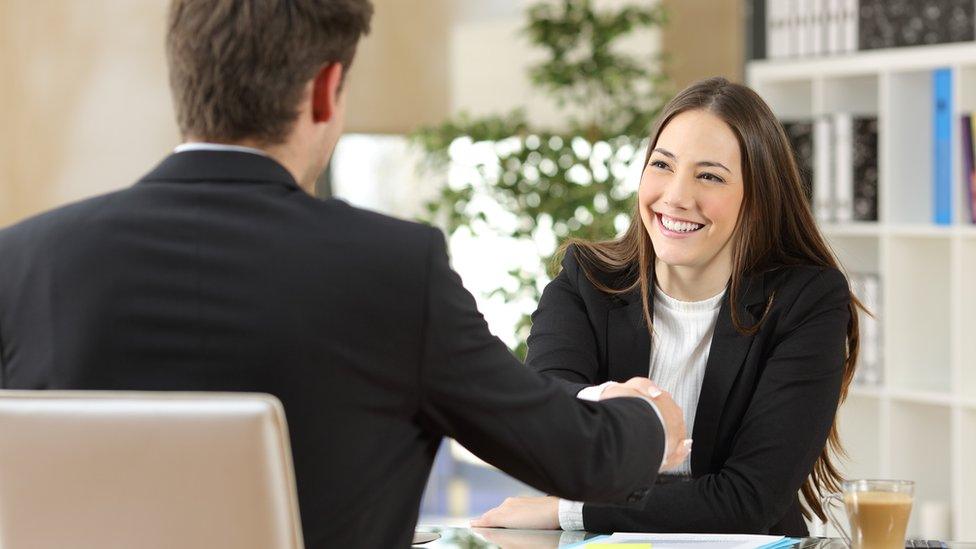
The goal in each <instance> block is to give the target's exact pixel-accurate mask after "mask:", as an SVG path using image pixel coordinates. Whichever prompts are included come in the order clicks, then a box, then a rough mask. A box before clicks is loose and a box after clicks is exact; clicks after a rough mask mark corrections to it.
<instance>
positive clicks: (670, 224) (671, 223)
mask: <svg viewBox="0 0 976 549" xmlns="http://www.w3.org/2000/svg"><path fill="white" fill-rule="evenodd" d="M661 221H662V223H663V224H664V226H665V227H666V228H667V229H668V230H669V231H674V232H677V233H690V232H691V231H697V230H698V229H700V228H702V227H703V226H704V225H699V224H698V223H687V222H685V221H676V220H674V219H671V218H670V217H668V216H666V215H662V216H661Z"/></svg>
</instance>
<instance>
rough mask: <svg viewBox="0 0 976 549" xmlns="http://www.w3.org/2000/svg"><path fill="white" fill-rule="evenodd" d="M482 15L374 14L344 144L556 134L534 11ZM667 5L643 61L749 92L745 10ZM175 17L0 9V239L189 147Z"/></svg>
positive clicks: (436, 0) (36, 6)
mask: <svg viewBox="0 0 976 549" xmlns="http://www.w3.org/2000/svg"><path fill="white" fill-rule="evenodd" d="M482 1H486V0H422V1H421V0H374V3H375V5H376V16H375V19H374V25H373V28H374V30H373V33H372V34H371V35H370V36H369V37H368V38H367V39H366V41H365V42H364V43H363V44H362V45H361V46H360V51H359V55H358V56H357V60H356V64H355V65H354V66H353V69H352V72H351V76H350V78H351V79H350V83H349V94H350V102H349V113H348V116H347V130H348V131H350V132H374V133H403V132H408V131H410V130H412V129H414V128H416V127H417V126H418V125H420V124H431V123H436V122H439V121H441V120H443V119H445V118H446V117H447V116H449V115H450V114H452V113H454V112H455V111H456V110H457V109H459V108H464V109H467V110H469V111H472V112H475V113H485V112H500V111H502V112H503V111H505V110H507V109H508V108H510V107H513V106H517V105H521V104H529V105H530V106H531V107H532V108H531V109H530V110H531V111H532V113H533V116H539V117H541V118H543V119H544V120H540V122H548V123H558V121H559V115H558V114H557V112H556V110H555V109H554V108H552V106H551V105H546V104H545V102H544V101H543V100H541V99H539V98H534V96H533V95H532V94H533V93H534V92H532V91H531V89H530V88H529V86H528V83H527V80H526V78H525V76H524V70H525V67H526V65H527V64H528V63H529V62H530V61H531V60H532V59H533V57H532V56H533V53H532V52H531V51H529V50H528V49H527V48H528V46H527V44H525V41H524V39H523V38H519V37H518V36H517V35H516V31H517V29H518V28H519V27H520V26H521V25H522V24H523V21H522V17H521V13H522V9H523V8H524V5H525V4H526V3H527V1H528V0H497V1H496V2H495V3H494V4H491V6H494V7H492V8H491V9H487V7H486V6H488V4H481V2H482ZM601 1H603V2H609V3H611V4H612V3H615V2H622V1H623V0H601ZM655 1H656V0H655ZM661 1H663V2H664V3H665V4H667V5H668V7H669V8H670V10H671V13H672V19H673V21H672V23H671V25H670V26H669V28H667V29H666V30H665V31H664V32H663V33H661V35H660V36H656V35H655V36H650V37H635V38H636V40H635V43H634V44H633V47H634V48H636V49H637V50H642V51H648V52H649V53H653V52H654V51H658V48H661V49H663V50H664V51H666V52H668V53H670V55H671V57H672V60H673V63H672V75H673V77H674V79H675V81H676V85H677V86H679V87H680V86H682V85H684V84H685V83H687V82H690V81H691V80H694V79H696V78H700V77H703V76H707V75H711V74H724V75H727V76H730V77H732V78H735V79H741V74H742V50H743V41H742V25H741V17H742V0H661ZM472 2H474V3H472ZM506 2H507V3H506ZM167 5H168V0H84V1H80V0H79V1H76V0H0V71H2V72H0V74H2V75H4V76H3V78H4V82H3V85H0V226H3V225H6V224H8V223H11V222H13V221H15V220H18V219H21V218H23V217H26V216H27V215H30V214H33V213H36V212H39V211H42V210H45V209H48V208H51V207H53V206H57V205H60V204H64V203H66V202H69V201H71V200H75V199H78V198H82V197H86V196H91V195H94V194H98V193H102V192H106V191H109V190H113V189H118V188H121V187H125V186H127V185H130V184H131V183H132V182H133V181H135V180H136V179H137V178H138V177H139V176H140V175H142V174H143V173H144V172H145V171H147V170H148V169H149V168H150V167H151V166H152V165H153V164H154V163H155V162H156V161H158V160H159V159H160V158H162V157H163V156H164V155H165V154H167V153H168V152H169V150H170V149H171V148H172V147H173V146H174V145H175V144H176V143H177V142H178V134H177V130H176V125H175V123H174V122H173V111H172V105H171V102H170V97H169V88H168V85H167V80H166V66H165V58H164V51H163V35H164V23H165V14H166V7H167ZM474 8H477V9H474ZM459 13H460V15H459ZM498 13H501V15H500V16H497V14H498ZM465 14H467V15H465ZM486 14H487V15H486ZM489 15H491V17H492V18H493V20H490V21H489V20H487V18H488V16H489ZM496 16H497V17H496ZM547 115H548V116H547Z"/></svg>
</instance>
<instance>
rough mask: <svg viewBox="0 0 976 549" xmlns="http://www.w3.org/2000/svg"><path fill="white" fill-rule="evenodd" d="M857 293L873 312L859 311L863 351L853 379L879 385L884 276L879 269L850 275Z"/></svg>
mask: <svg viewBox="0 0 976 549" xmlns="http://www.w3.org/2000/svg"><path fill="white" fill-rule="evenodd" d="M849 279H850V284H851V288H852V290H853V291H854V295H856V296H857V298H858V299H860V300H861V303H862V304H863V305H864V306H865V307H867V309H868V311H869V312H870V314H867V313H865V312H864V311H860V312H859V315H858V320H859V326H860V337H861V341H860V354H859V356H858V362H857V370H855V372H854V383H855V385H857V386H861V387H876V386H878V385H881V383H882V382H883V377H884V376H883V370H882V360H881V359H882V353H881V350H882V337H881V322H880V319H881V309H880V307H881V277H880V276H879V275H878V274H877V273H851V274H850V275H849Z"/></svg>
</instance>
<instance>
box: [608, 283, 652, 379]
mask: <svg viewBox="0 0 976 549" xmlns="http://www.w3.org/2000/svg"><path fill="white" fill-rule="evenodd" d="M623 299H624V301H626V302H627V305H625V306H623V307H618V308H616V309H611V310H610V313H609V315H608V318H607V377H608V379H610V380H611V381H621V382H623V381H627V380H628V379H630V378H632V377H634V376H642V377H647V376H648V374H649V373H650V368H651V338H650V336H649V335H648V333H647V325H646V324H645V323H644V317H643V311H642V308H643V307H642V305H641V298H640V290H639V289H638V290H635V291H633V292H630V293H628V294H626V295H625V296H624V297H623ZM653 306H654V304H653V302H652V303H651V307H652V308H653ZM653 313H654V311H653V309H652V310H651V314H653Z"/></svg>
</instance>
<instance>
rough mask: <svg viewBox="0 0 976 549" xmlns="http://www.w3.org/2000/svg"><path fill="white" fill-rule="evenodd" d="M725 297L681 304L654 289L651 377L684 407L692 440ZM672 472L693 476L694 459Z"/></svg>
mask: <svg viewBox="0 0 976 549" xmlns="http://www.w3.org/2000/svg"><path fill="white" fill-rule="evenodd" d="M724 295H725V291H724V290H723V291H722V293H720V294H718V295H716V296H714V297H710V298H708V299H706V300H704V301H678V300H677V299H675V298H673V297H671V296H669V295H667V294H665V293H664V292H663V291H661V289H660V288H658V287H656V286H655V288H654V341H653V342H652V344H651V365H650V370H649V375H648V377H650V378H651V379H652V380H653V381H654V383H656V384H657V386H658V387H660V388H661V389H664V390H665V391H667V392H669V393H671V397H672V398H674V401H675V402H676V403H677V404H678V406H681V409H682V410H683V411H684V414H685V427H686V428H687V429H688V438H692V437H691V433H692V431H693V429H694V426H695V412H696V411H697V408H698V395H699V394H700V393H701V386H702V380H704V379H705V364H706V363H707V362H708V351H709V349H710V348H711V346H712V334H714V333H715V321H716V320H717V319H718V311H719V308H720V307H721V306H722V297H723V296H724ZM693 451H694V450H693ZM672 472H674V473H678V474H691V456H689V457H688V458H687V459H685V461H684V463H682V464H681V465H680V466H679V467H678V468H677V469H675V470H673V471H672Z"/></svg>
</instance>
